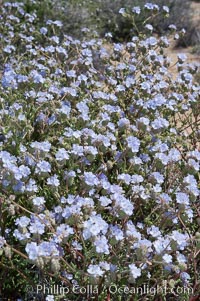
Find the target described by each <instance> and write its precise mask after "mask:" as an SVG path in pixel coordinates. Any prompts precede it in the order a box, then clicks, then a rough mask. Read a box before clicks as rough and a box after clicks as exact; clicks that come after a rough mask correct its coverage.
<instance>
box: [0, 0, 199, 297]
mask: <svg viewBox="0 0 200 301" xmlns="http://www.w3.org/2000/svg"><path fill="white" fill-rule="evenodd" d="M141 9H142V8H140V7H134V8H133V12H134V13H136V14H139V13H140V10H141ZM163 9H164V10H165V11H166V12H168V8H167V7H166V6H165V7H163ZM145 10H147V11H150V12H151V11H154V12H155V11H156V12H158V11H159V7H158V6H157V5H154V4H150V3H147V4H145ZM124 12H125V10H124V9H121V10H120V13H121V14H124ZM148 22H149V21H148ZM0 23H1V24H0V25H1V27H2V26H3V27H4V31H3V33H2V34H1V40H2V46H1V47H2V52H1V61H2V63H3V62H6V63H4V69H3V72H2V76H1V87H0V119H1V121H2V123H1V125H0V129H1V132H2V134H3V135H4V139H2V141H0V190H1V198H0V202H1V207H2V210H3V212H4V213H3V215H2V221H1V225H2V229H1V236H0V249H1V250H4V249H5V246H6V245H10V246H13V247H14V248H15V245H16V248H19V250H18V253H17V255H16V256H19V254H23V257H22V258H23V260H24V258H26V261H27V265H30V264H31V265H33V266H34V267H35V266H37V268H39V269H40V270H42V271H43V273H46V275H48V273H53V274H54V275H55V276H60V277H62V279H63V278H64V279H66V280H67V281H70V283H71V284H73V283H78V285H83V284H85V283H87V281H88V279H92V280H93V281H95V282H96V283H97V284H100V283H101V281H105V284H108V283H111V281H112V279H115V280H116V279H118V281H121V280H120V279H122V280H123V278H125V279H126V281H127V283H130V284H131V283H132V282H135V281H138V279H143V283H144V282H145V281H147V280H148V281H149V279H151V278H152V279H153V278H154V279H159V277H160V274H161V273H162V275H164V277H165V279H173V277H174V274H176V276H175V278H177V277H178V275H180V273H188V274H187V275H188V276H187V277H188V278H187V279H189V277H191V279H193V276H194V273H195V272H196V270H195V269H196V267H195V265H194V266H193V267H192V268H191V266H192V264H194V262H192V261H191V252H194V254H198V250H197V249H194V240H195V238H194V237H195V231H196V230H197V226H196V224H195V223H196V215H197V212H199V211H198V196H199V189H198V171H199V161H200V152H199V151H198V139H197V138H196V132H197V130H198V120H197V119H196V117H195V116H196V115H195V110H196V106H197V104H198V100H199V95H200V88H199V87H198V86H197V85H195V84H194V83H193V81H192V74H193V70H194V69H192V68H191V67H190V66H188V65H187V64H186V63H185V58H184V57H182V56H180V55H179V56H178V58H177V67H178V71H177V76H176V78H175V79H173V77H172V76H171V74H170V72H169V71H168V67H169V66H170V62H169V59H168V58H166V55H165V48H166V47H168V39H167V37H166V36H163V37H160V38H155V37H154V36H151V34H152V31H153V27H152V26H150V25H149V24H147V25H148V26H147V27H148V28H149V29H150V30H149V33H148V34H144V35H141V36H139V37H138V36H137V37H133V38H132V41H129V42H127V43H125V44H120V43H116V44H115V43H114V44H111V45H109V48H108V47H107V46H106V45H107V43H108V42H107V41H106V40H103V39H98V38H94V39H90V40H83V41H80V40H75V39H73V38H72V37H70V36H68V35H63V36H61V35H59V34H58V35H56V32H58V33H59V32H60V30H61V27H62V24H61V22H60V21H57V20H55V21H52V20H48V21H47V22H46V24H44V27H42V28H39V29H37V26H36V25H37V16H36V15H35V14H34V13H33V14H28V13H26V12H25V10H24V7H23V4H22V3H9V2H7V3H5V4H4V5H3V6H2V8H1V18H0ZM19 40H20V46H19V47H17V45H16V43H18V42H17V41H19ZM97 58H98V62H99V66H100V67H99V68H98V64H96V60H97ZM193 113H194V115H193ZM188 114H189V115H190V116H194V117H190V116H189V119H188V120H189V121H190V124H189V126H190V128H192V133H188V131H187V130H188V128H189V127H188V123H187V117H188ZM191 120H192V124H191ZM5 213H6V214H5ZM192 225H193V226H192ZM191 250H193V251H191ZM195 252H196V253H195ZM13 253H14V251H13ZM4 255H6V254H4ZM4 255H3V256H4ZM12 256H15V254H13V255H12ZM193 257H194V256H193ZM3 258H6V256H5V257H3ZM4 260H6V259H2V261H4ZM66 272H67V273H66ZM69 274H70V275H71V276H70V279H68V278H69V277H68V276H66V275H69ZM51 275H52V274H51ZM63 275H64V276H63ZM122 275H123V277H122ZM123 281H124V280H123ZM183 282H184V281H183ZM49 300H50V299H49Z"/></svg>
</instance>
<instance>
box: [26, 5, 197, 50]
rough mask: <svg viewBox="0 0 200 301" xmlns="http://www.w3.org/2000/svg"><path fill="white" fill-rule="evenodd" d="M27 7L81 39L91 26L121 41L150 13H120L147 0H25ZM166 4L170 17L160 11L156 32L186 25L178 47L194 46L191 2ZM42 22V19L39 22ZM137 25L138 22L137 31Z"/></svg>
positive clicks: (194, 37)
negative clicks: (60, 21)
mask: <svg viewBox="0 0 200 301" xmlns="http://www.w3.org/2000/svg"><path fill="white" fill-rule="evenodd" d="M24 2H25V10H26V11H27V12H33V11H34V10H36V12H37V15H38V17H39V20H40V21H46V20H47V19H51V18H57V19H59V20H62V22H63V29H64V32H65V33H66V34H70V35H71V36H73V37H75V38H79V39H81V38H82V36H83V34H82V31H81V29H82V28H89V29H90V30H91V32H93V31H96V32H97V33H98V34H99V35H100V36H101V37H104V35H105V34H106V33H107V32H111V33H112V37H113V41H115V42H117V41H118V42H122V41H128V40H131V38H132V36H134V35H135V34H138V31H139V32H140V31H141V30H143V27H144V26H143V25H144V24H143V22H144V21H145V20H146V16H147V15H148V14H147V12H146V11H144V10H143V11H142V13H141V14H135V16H134V23H133V18H132V17H131V18H123V17H122V16H120V14H119V13H118V12H119V9H120V8H121V7H124V8H126V10H127V11H129V12H130V11H131V10H132V8H133V7H135V6H138V5H139V6H140V5H141V6H143V5H144V4H145V3H148V2H149V1H147V0H126V1H125V0H115V1H109V0H97V1H91V0H83V1H82V0H81V1H80V0H76V1H74V0H68V1H62V0H53V1H49V0H44V1H42V2H41V1H36V0H24ZM154 3H155V4H157V5H159V6H160V7H162V6H165V5H166V1H165V0H155V1H154ZM167 5H168V7H169V10H170V15H169V17H168V18H163V16H162V15H160V14H157V15H155V16H154V18H153V19H152V25H153V27H154V31H155V32H157V33H158V34H163V33H164V32H166V31H168V26H169V25H170V24H175V25H176V26H177V29H178V30H181V29H182V28H185V29H186V31H187V34H186V35H185V37H184V38H183V39H180V40H179V44H178V46H189V45H195V44H197V43H198V42H199V30H198V29H195V26H194V24H193V23H192V16H191V9H190V1H182V0H169V1H168V2H167ZM40 23H41V22H40ZM134 24H136V26H137V29H138V31H137V30H136V28H135V26H134Z"/></svg>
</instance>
